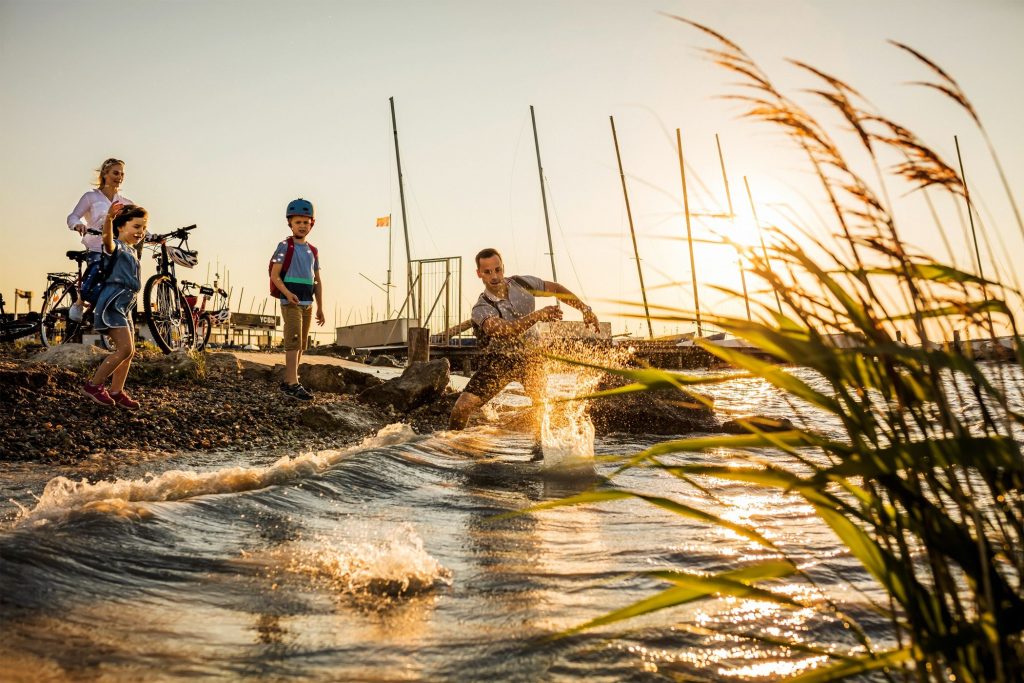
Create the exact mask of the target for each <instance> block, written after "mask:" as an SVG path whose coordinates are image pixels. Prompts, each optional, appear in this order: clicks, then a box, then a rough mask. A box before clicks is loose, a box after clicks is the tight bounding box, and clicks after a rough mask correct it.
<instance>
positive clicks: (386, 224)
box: [377, 216, 391, 228]
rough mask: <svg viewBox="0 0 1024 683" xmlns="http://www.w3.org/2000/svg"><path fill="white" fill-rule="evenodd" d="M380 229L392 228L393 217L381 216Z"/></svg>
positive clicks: (378, 223)
mask: <svg viewBox="0 0 1024 683" xmlns="http://www.w3.org/2000/svg"><path fill="white" fill-rule="evenodd" d="M377 227H378V228H390V227H391V216H381V217H380V218H378V219H377Z"/></svg>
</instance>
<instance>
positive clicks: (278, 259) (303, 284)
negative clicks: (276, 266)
mask: <svg viewBox="0 0 1024 683" xmlns="http://www.w3.org/2000/svg"><path fill="white" fill-rule="evenodd" d="M287 252H288V240H283V241H282V242H281V243H280V244H278V245H277V249H276V250H275V251H274V255H273V257H271V259H270V262H271V263H282V264H283V263H284V256H285V254H286V253H287ZM319 270H320V259H319V258H318V257H317V256H316V255H314V254H313V250H312V249H310V248H309V244H305V243H303V244H300V243H299V242H295V250H294V251H293V252H292V260H291V263H289V264H288V272H286V273H283V274H282V277H281V279H282V280H283V281H284V286H285V287H287V288H288V291H290V292H292V293H293V294H294V295H295V296H297V297H299V304H301V305H303V306H306V305H309V304H312V303H313V284H314V282H315V281H316V273H317V271H319ZM281 303H288V299H286V298H285V297H283V296H282V297H281Z"/></svg>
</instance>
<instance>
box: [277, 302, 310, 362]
mask: <svg viewBox="0 0 1024 683" xmlns="http://www.w3.org/2000/svg"><path fill="white" fill-rule="evenodd" d="M281 317H282V318H284V350H285V351H305V350H306V347H307V346H309V325H310V323H311V322H312V321H313V304H306V305H305V306H303V305H301V304H281Z"/></svg>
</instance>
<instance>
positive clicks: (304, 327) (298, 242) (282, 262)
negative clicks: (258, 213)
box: [270, 197, 324, 401]
mask: <svg viewBox="0 0 1024 683" xmlns="http://www.w3.org/2000/svg"><path fill="white" fill-rule="evenodd" d="M285 218H286V219H287V220H288V227H289V229H291V231H292V236H291V237H289V238H288V239H286V240H284V241H283V242H281V243H280V244H278V245H277V249H276V250H275V251H274V255H273V257H271V259H270V294H271V295H272V296H276V297H278V299H279V300H280V301H281V317H282V318H284V358H285V367H284V381H283V382H282V383H281V391H282V392H283V393H284V394H285V396H288V397H290V398H294V399H297V400H299V401H312V400H313V394H311V393H310V392H309V390H308V389H306V388H305V387H304V386H302V385H301V384H299V361H301V360H302V352H303V351H305V350H306V346H307V344H308V339H309V327H310V323H311V322H312V317H313V302H314V300H315V301H316V324H317V325H323V324H324V311H323V283H322V282H321V281H320V256H319V254H318V253H317V249H316V247H314V246H313V245H312V244H309V243H308V242H306V236H307V235H308V234H309V232H310V231H311V230H312V229H313V224H314V223H315V222H316V220H315V217H314V215H313V204H312V203H311V202H309V201H307V200H305V199H302V198H301V197H300V198H298V199H296V200H294V201H291V202H289V203H288V208H287V210H286V211H285Z"/></svg>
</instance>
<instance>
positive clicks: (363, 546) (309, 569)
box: [288, 524, 452, 598]
mask: <svg viewBox="0 0 1024 683" xmlns="http://www.w3.org/2000/svg"><path fill="white" fill-rule="evenodd" d="M288 569H289V570H290V571H292V572H294V573H298V574H305V575H308V576H312V577H314V578H316V579H319V580H322V581H325V582H326V583H327V584H328V585H329V586H331V588H332V589H334V590H336V591H338V592H340V593H345V594H347V595H351V596H353V597H356V598H377V597H407V596H412V595H417V594H420V593H424V592H427V591H430V590H432V589H434V588H435V587H436V586H438V585H451V576H452V573H451V571H450V570H449V569H447V568H445V567H444V566H442V565H441V563H440V562H438V561H437V560H436V559H434V557H433V556H431V554H430V553H429V552H427V551H426V549H424V547H423V539H421V538H420V537H419V536H418V535H417V534H416V532H415V531H414V530H413V528H412V526H411V525H409V524H402V525H401V526H399V527H398V529H397V530H395V532H394V533H393V534H392V535H391V537H390V538H387V539H382V540H372V541H362V542H352V543H346V544H343V545H341V546H340V547H338V546H328V547H324V548H318V549H315V550H309V551H306V552H303V553H301V554H300V555H299V556H298V557H296V558H293V560H292V562H291V564H290V566H289V567H288Z"/></svg>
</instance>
